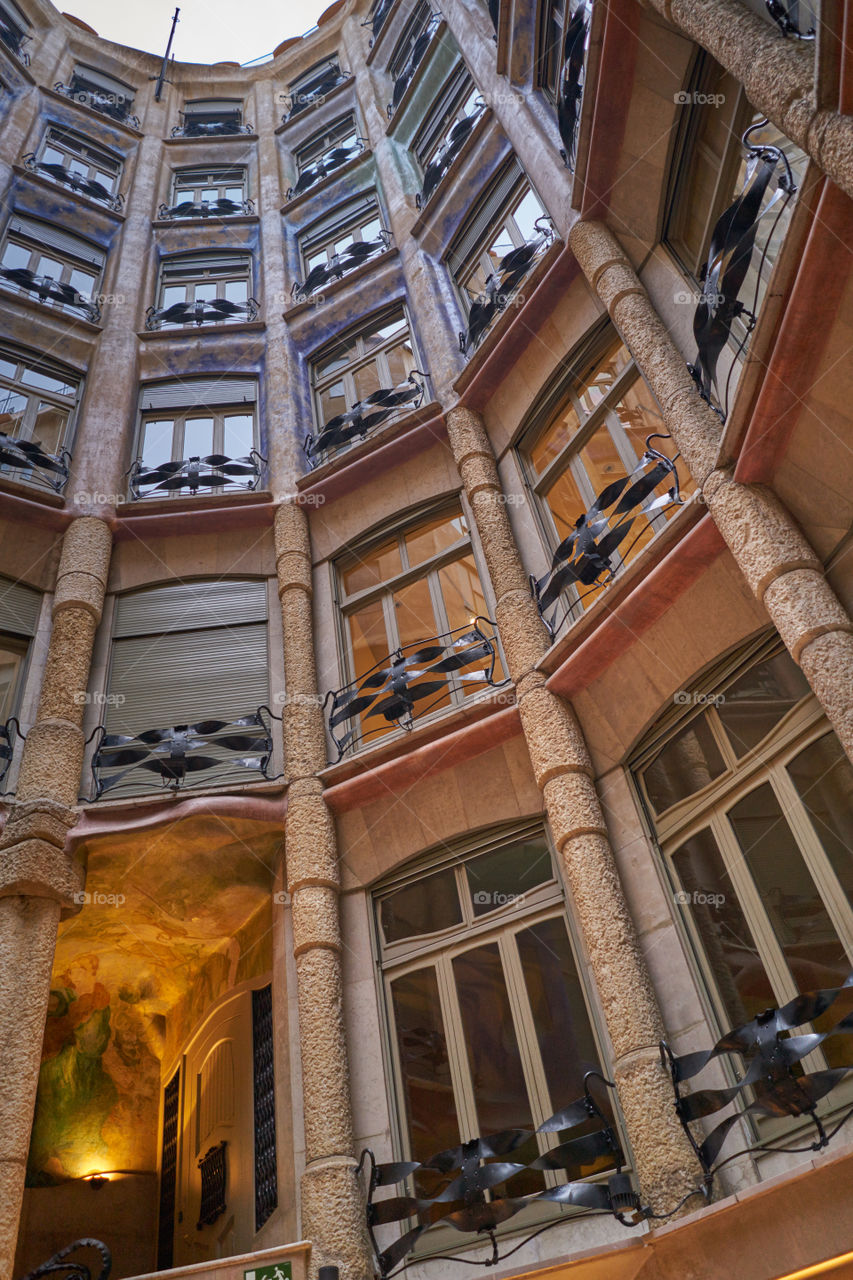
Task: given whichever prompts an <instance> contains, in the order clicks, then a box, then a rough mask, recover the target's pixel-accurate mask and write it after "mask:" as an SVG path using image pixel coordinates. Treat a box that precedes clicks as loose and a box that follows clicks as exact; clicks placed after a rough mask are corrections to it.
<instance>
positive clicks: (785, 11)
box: [764, 0, 815, 40]
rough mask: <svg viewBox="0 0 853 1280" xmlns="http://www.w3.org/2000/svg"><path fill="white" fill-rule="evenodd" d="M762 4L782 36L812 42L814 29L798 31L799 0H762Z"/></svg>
mask: <svg viewBox="0 0 853 1280" xmlns="http://www.w3.org/2000/svg"><path fill="white" fill-rule="evenodd" d="M764 3H765V4H766V5H767V12H768V13H769V14H770V17H771V18H772V19H773V21H774V22H776V23H778V25H779V30H780V31H781V32H782V35H783V36H793V37H794V39H795V40H814V38H815V29H814V27H809V29H808V30H807V31H801V30H800V5H799V0H764Z"/></svg>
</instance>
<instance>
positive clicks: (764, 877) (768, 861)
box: [728, 783, 850, 991]
mask: <svg viewBox="0 0 853 1280" xmlns="http://www.w3.org/2000/svg"><path fill="white" fill-rule="evenodd" d="M728 816H729V821H730V822H731V824H732V828H733V830H734V833H735V835H736V836H737V840H738V843H739V845H740V847H741V849H742V850H743V854H744V859H745V861H746V864H747V866H748V868H749V870H750V871H751V873H752V877H753V879H754V880H755V883H756V886H757V888H758V892H759V893H760V895H761V902H762V906H763V907H764V910H765V911H766V912H767V915H768V918H769V920H770V925H771V927H772V929H773V932H774V933H775V934H776V937H777V939H778V941H779V945H780V946H781V948H782V950H783V951H784V953H785V959H786V960H787V961H788V964H789V966H790V968H791V973H792V976H793V979H794V985H795V986H796V987H797V990H798V991H814V990H815V989H817V988H818V987H833V986H840V985H841V983H842V982H843V981H844V979H845V978H846V976H847V974H848V973H849V971H850V965H849V962H848V960H847V956H846V953H845V950H844V947H843V946H842V945H841V940H840V939H839V937H838V934H837V933H836V931H835V928H834V926H833V924H832V922H831V920H830V918H829V914H828V912H827V910H826V907H825V905H824V903H823V899H822V898H821V896H820V894H819V893H818V891H817V887H816V885H815V883H814V881H813V879H812V877H811V875H810V873H809V870H808V868H807V866H806V864H805V861H804V859H803V855H802V853H801V852H800V849H799V846H798V844H797V841H796V839H795V838H794V834H793V832H792V831H791V828H790V827H789V826H788V823H787V821H786V819H785V817H784V815H783V813H782V810H781V808H780V805H779V801H778V800H777V798H776V795H775V793H774V791H773V788H772V787H771V786H770V784H769V783H764V785H763V786H760V787H757V788H756V789H755V791H751V792H750V794H749V795H748V796H745V797H744V798H743V800H740V801H738V803H737V804H736V805H734V806H733V808H732V809H730V810H729V815H728Z"/></svg>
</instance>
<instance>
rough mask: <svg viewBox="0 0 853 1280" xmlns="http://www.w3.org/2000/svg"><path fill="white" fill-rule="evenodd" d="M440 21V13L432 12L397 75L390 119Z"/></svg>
mask: <svg viewBox="0 0 853 1280" xmlns="http://www.w3.org/2000/svg"><path fill="white" fill-rule="evenodd" d="M440 22H441V14H440V13H433V14H431V15H430V19H429V21H428V22H427V24H426V26H425V27H424V29H423V31H422V32H421V34H420V35H419V36H418V38H417V40H416V41H415V43H414V44H413V45H412V51H411V53H410V54H409V59H408V62H407V63H406V65H405V66H404V67H403V70H402V71H401V72H400V74H399V75H398V76H397V79H396V80H395V81H394V88H393V90H392V92H391V101H390V102H389V103H388V106H387V107H386V108H385V109H386V111H387V113H388V119H389V120H390V119H391V117H392V116H393V114H394V112H395V111H396V110H397V108H398V107H399V105H400V103H401V102H402V100H403V94H404V93H405V92H406V90H407V89H408V87H409V85H410V84H411V82H412V80H413V79H414V75H415V72H416V71H417V69H418V67H419V66H420V64H421V63H422V62H423V58H424V54H425V53H426V51H427V49H428V48H429V46H430V41H431V40H432V38H433V36H434V35H435V33H436V31H437V30H438V26H439V23H440Z"/></svg>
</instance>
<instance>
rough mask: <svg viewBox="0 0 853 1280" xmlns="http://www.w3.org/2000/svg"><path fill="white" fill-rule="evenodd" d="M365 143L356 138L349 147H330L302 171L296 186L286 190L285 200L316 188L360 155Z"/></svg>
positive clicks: (361, 139) (363, 139) (363, 140)
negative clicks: (331, 174) (324, 179)
mask: <svg viewBox="0 0 853 1280" xmlns="http://www.w3.org/2000/svg"><path fill="white" fill-rule="evenodd" d="M366 141H367V139H366V138H356V140H355V142H354V143H353V144H352V146H351V147H332V149H331V150H330V151H327V152H326V154H325V155H324V156H321V157H320V159H319V160H317V161H316V162H315V163H314V164H312V165H309V166H308V167H307V168H305V169H303V170H302V172H301V173H300V175H299V179H298V181H297V183H296V185H295V186H293V187H288V188H287V192H286V194H285V197H284V198H285V200H295V199H296V197H297V196H301V195H302V193H303V191H309V190H310V189H311V187H313V186H316V184H317V183H318V182H321V181H322V180H323V178H325V177H327V176H328V174H330V173H334V171H335V170H336V169H340V167H341V165H344V164H346V163H347V161H348V160H352V159H353V157H354V156H357V155H361V153H362V152H363V151H364V144H365V142H366Z"/></svg>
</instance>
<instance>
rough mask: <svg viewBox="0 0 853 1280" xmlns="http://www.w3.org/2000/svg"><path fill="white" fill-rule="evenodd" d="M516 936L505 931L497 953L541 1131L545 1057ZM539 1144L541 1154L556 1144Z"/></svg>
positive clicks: (547, 1111) (546, 1106) (546, 1104)
mask: <svg viewBox="0 0 853 1280" xmlns="http://www.w3.org/2000/svg"><path fill="white" fill-rule="evenodd" d="M530 923H532V921H527V920H525V922H524V927H525V928H526V927H527V926H528V925H529V924H530ZM515 933H516V931H515V929H513V928H512V927H510V928H508V929H507V930H505V932H504V933H503V934H502V935H501V936H500V937H499V938H498V949H499V951H500V956H501V963H502V965H503V971H504V980H505V982H506V989H507V994H508V997H509V1007H510V1011H511V1013H512V1021H513V1026H514V1028H515V1037H516V1041H517V1043H518V1050H519V1055H520V1057H521V1069H522V1072H523V1073H524V1083H525V1085H526V1086H527V1097H528V1099H529V1101H530V1111H531V1115H532V1118H533V1127H534V1128H538V1127H539V1125H540V1124H542V1123H543V1122H544V1121H545V1120H547V1119H548V1117H549V1116H550V1115H551V1114H552V1112H551V1108H550V1098H549V1092H548V1082H547V1079H546V1076H545V1069H544V1067H543V1065H542V1055H541V1053H540V1052H539V1037H538V1035H537V1034H536V1024H535V1023H534V1021H533V1014H532V1012H531V1009H530V999H529V997H528V994H527V983H526V982H525V980H524V972H523V970H522V967H521V957H520V956H519V954H518V943H517V941H516V937H515ZM537 1142H538V1144H539V1150H540V1152H544V1151H546V1150H547V1149H548V1146H549V1145H554V1144H555V1139H553V1138H552V1139H551V1142H550V1143H549V1140H548V1137H547V1136H546V1135H544V1134H543V1135H539V1136H538V1137H537Z"/></svg>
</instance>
